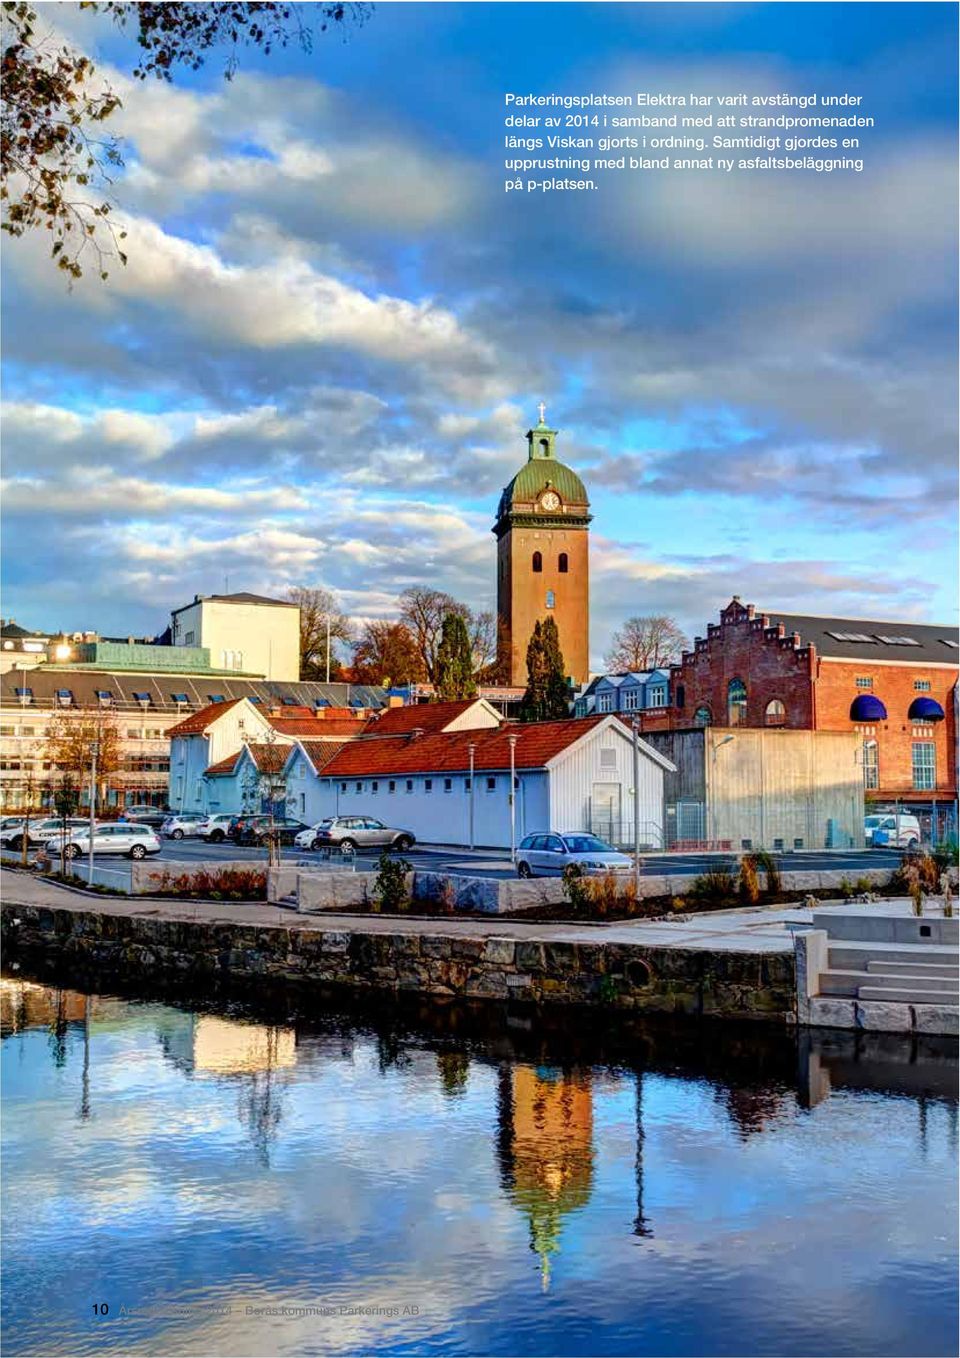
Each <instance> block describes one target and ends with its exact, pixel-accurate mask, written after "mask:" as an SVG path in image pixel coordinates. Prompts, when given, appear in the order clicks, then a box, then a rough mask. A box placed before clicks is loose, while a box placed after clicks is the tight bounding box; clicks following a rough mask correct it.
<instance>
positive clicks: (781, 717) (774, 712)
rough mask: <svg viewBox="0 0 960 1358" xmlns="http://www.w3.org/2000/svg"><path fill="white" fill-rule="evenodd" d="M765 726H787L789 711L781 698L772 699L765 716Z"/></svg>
mask: <svg viewBox="0 0 960 1358" xmlns="http://www.w3.org/2000/svg"><path fill="white" fill-rule="evenodd" d="M763 722H764V725H765V726H786V724H787V709H786V708H785V707H784V705H783V703H782V702H781V701H780V699H779V698H771V700H770V701H769V702H768V703H767V707H766V711H765V712H764V714H763Z"/></svg>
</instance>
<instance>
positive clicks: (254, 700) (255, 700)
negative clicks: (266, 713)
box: [250, 693, 263, 705]
mask: <svg viewBox="0 0 960 1358" xmlns="http://www.w3.org/2000/svg"><path fill="white" fill-rule="evenodd" d="M250 701H251V702H252V703H257V704H258V705H262V703H263V699H262V698H258V697H257V695H256V694H255V693H251V694H250Z"/></svg>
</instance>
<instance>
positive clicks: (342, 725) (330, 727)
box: [267, 717, 366, 740]
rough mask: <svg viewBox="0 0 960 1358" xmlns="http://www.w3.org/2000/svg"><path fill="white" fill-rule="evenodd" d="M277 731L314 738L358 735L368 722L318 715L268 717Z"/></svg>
mask: <svg viewBox="0 0 960 1358" xmlns="http://www.w3.org/2000/svg"><path fill="white" fill-rule="evenodd" d="M267 720H268V721H269V722H270V725H271V726H272V727H273V729H274V730H275V731H279V732H280V734H281V735H284V736H306V737H308V738H312V739H314V740H319V739H320V738H321V737H329V736H358V735H359V734H360V732H361V731H363V730H365V729H366V723H365V722H362V721H357V719H356V717H352V718H351V719H349V720H347V721H331V720H329V719H328V718H321V719H320V720H319V721H318V720H317V718H316V717H268V718H267Z"/></svg>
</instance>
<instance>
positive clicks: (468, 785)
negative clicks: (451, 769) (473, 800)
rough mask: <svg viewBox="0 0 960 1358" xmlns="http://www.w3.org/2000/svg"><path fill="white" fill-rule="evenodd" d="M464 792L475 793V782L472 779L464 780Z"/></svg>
mask: <svg viewBox="0 0 960 1358" xmlns="http://www.w3.org/2000/svg"><path fill="white" fill-rule="evenodd" d="M463 790H464V792H472V791H473V781H472V780H471V779H470V778H464V780H463Z"/></svg>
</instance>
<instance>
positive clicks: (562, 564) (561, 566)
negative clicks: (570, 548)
mask: <svg viewBox="0 0 960 1358" xmlns="http://www.w3.org/2000/svg"><path fill="white" fill-rule="evenodd" d="M568 569H569V562H568V561H567V554H566V552H561V553H560V560H559V561H558V562H557V570H558V571H559V572H560V574H561V575H566V573H567V571H568Z"/></svg>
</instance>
